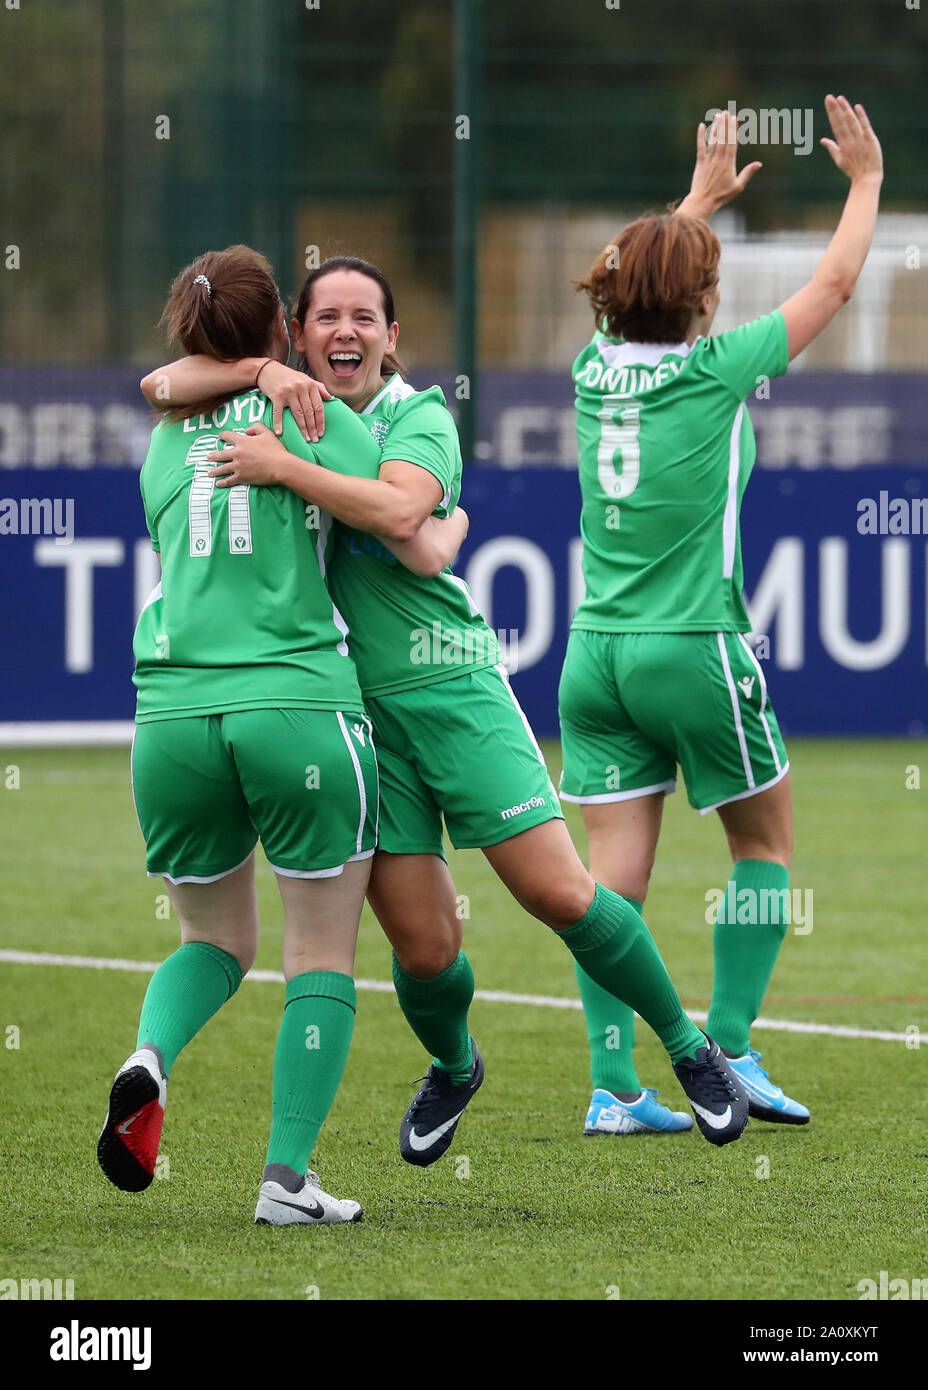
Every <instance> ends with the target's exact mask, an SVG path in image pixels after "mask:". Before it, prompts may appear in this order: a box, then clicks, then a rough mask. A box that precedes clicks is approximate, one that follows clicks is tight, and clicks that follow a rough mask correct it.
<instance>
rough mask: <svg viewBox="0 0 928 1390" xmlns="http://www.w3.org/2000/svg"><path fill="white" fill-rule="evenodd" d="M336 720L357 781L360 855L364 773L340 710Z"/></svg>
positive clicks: (364, 792)
mask: <svg viewBox="0 0 928 1390" xmlns="http://www.w3.org/2000/svg"><path fill="white" fill-rule="evenodd" d="M335 717H336V719H337V720H338V727H339V728H340V729H341V731H342V738H343V739H344V740H345V742H346V743H347V745H348V752H349V753H350V754H351V761H352V762H353V763H354V775H355V777H356V778H357V779H358V799H359V801H360V803H361V819H360V820H359V821H358V843H357V851H358V854H360V853H361V846H362V845H363V844H364V823H365V821H366V820H367V788H366V787H365V786H364V773H363V772H362V771H361V764H360V762H359V761H358V755H357V753H356V752H355V751H354V744H353V743H352V742H351V735H350V734H349V733H348V726H347V724H346V723H345V716H344V715H343V714H342V712H341V710H340V709H338V710H336V711H335Z"/></svg>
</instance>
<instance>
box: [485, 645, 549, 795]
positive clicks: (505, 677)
mask: <svg viewBox="0 0 928 1390" xmlns="http://www.w3.org/2000/svg"><path fill="white" fill-rule="evenodd" d="M493 670H494V671H497V672H498V673H499V678H500V680H501V681H502V682H503V685H504V686H505V687H506V689H507V690H508V692H509V698H510V700H511V701H512V703H513V704H514V705H515V707H516V709H517V710H518V711H519V718H520V719H521V720H522V723H523V724H524V725H525V732H526V733H527V734H528V736H529V738H530V739H531V741H532V747H533V748H534V750H535V752H536V753H537V754H538V761H539V762H540V763H541V765H542V767H543V768H544V770H545V772H547V771H548V764H547V763H546V762H545V755H544V753H542V751H541V749H540V748H539V746H538V740H537V738H536V737H535V735H534V734H533V733H532V726H531V724H530V723H529V722H528V720H527V719H526V717H525V711H524V709H523V708H522V706H521V705H520V704H519V702H518V700H517V699H516V693H515V691H514V690H513V688H512V686H511V685H510V684H509V672H508V671H507V670H506V667H505V666H504V665H503V663H502V662H500V664H499V665H498V666H494V667H493ZM555 790H556V789H555ZM558 795H560V793H558Z"/></svg>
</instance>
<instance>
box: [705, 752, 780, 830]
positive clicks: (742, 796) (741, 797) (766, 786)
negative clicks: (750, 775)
mask: <svg viewBox="0 0 928 1390" xmlns="http://www.w3.org/2000/svg"><path fill="white" fill-rule="evenodd" d="M788 772H789V759H787V760H786V763H785V764H784V765H783V767H782V768H781V769H780V771H779V772H778V773H777V775H776V777H771V779H770V781H769V782H762V783H761V785H760V786H759V787H754V788H753V789H752V790H751V791H748V792H738V793H737V794H736V795H735V796H726V797H723V798H722V800H721V801H713V803H712V805H711V806H700V808H699V814H700V815H701V816H707V815H708V814H709V812H710V811H717V810H718V809H719V807H720V806H728V805H730V803H731V802H732V801H746V800H747V798H748V797H749V796H757V795H759V793H760V792H767V791H769V790H770V788H771V787H775V786H776V784H777V783H778V782H782V781H783V778H784V777H785V776H786V774H787V773H788Z"/></svg>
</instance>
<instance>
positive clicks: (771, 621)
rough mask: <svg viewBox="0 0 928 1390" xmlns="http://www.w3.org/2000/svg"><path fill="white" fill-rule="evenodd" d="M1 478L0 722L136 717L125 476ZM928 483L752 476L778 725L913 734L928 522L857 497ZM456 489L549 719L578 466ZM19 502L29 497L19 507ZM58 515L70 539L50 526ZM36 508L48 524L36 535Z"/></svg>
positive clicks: (517, 684)
mask: <svg viewBox="0 0 928 1390" xmlns="http://www.w3.org/2000/svg"><path fill="white" fill-rule="evenodd" d="M2 479H3V488H2V493H3V497H2V498H0V508H3V505H4V502H15V503H16V504H17V508H18V509H19V512H20V513H21V516H22V519H23V520H24V521H25V522H26V523H27V524H28V525H29V526H30V527H31V530H32V534H27V535H14V534H5V535H0V592H2V594H3V596H4V598H3V607H4V640H3V644H2V650H0V723H11V722H13V723H19V722H22V721H62V720H95V721H101V720H103V721H107V720H126V719H131V717H132V711H133V693H134V691H133V687H132V685H131V662H132V655H131V637H132V628H133V622H134V617H135V613H136V611H137V609H138V608H139V607H140V606H141V604H142V603H143V602H144V600H145V598H146V597H147V595H148V593H149V592H150V590H151V588H152V587H153V586H154V584H155V583H156V582H157V565H156V561H155V559H154V556H153V555H152V552H151V546H150V543H149V540H148V536H147V533H146V530H145V525H144V521H143V518H142V508H141V501H140V498H139V491H138V478H137V475H136V474H135V472H134V471H130V470H125V469H121V470H118V471H114V470H101V469H89V470H86V471H80V472H75V471H74V470H59V469H53V470H48V471H46V472H44V473H43V474H42V475H41V477H40V478H37V477H36V473H35V472H34V471H33V470H28V471H25V470H23V471H14V472H8V473H6V474H4V475H2ZM37 484H41V486H40V487H39V486H37ZM881 494H882V498H881ZM923 497H928V475H926V474H925V473H916V472H913V471H911V470H905V469H896V468H879V469H876V468H874V469H858V470H855V471H854V472H853V473H840V472H836V471H834V470H827V471H821V472H817V473H804V472H802V471H800V470H796V469H790V470H786V471H781V472H777V473H770V472H763V471H760V470H758V472H757V473H756V474H755V476H754V478H753V480H752V482H751V485H750V486H749V488H748V492H747V495H746V498H745V504H744V510H743V518H742V520H743V524H742V538H743V548H744V557H745V586H746V592H747V595H748V598H749V602H750V608H751V617H752V622H753V624H754V629H755V632H756V633H757V634H758V636H759V637H760V638H761V639H762V640H761V641H760V642H759V644H758V656H759V657H760V658H761V660H762V661H763V662H764V669H765V674H766V675H767V680H768V685H769V688H770V692H771V698H772V699H773V701H774V704H775V707H776V709H777V713H778V715H779V717H780V720H781V723H782V725H783V727H784V730H785V732H786V733H810V734H832V733H833V734H865V733H866V734H898V735H905V734H922V733H924V732H925V729H926V725H928V665H926V658H928V653H926V637H928V612H926V579H928V567H926V549H928V537H926V536H925V535H921V534H915V535H913V534H905V533H904V532H903V533H901V534H882V535H881V534H878V533H877V534H862V533H861V532H860V531H859V529H858V527H859V524H860V522H861V521H865V520H866V518H867V517H868V516H869V515H870V510H869V509H867V508H866V507H865V508H864V511H861V510H860V507H861V503H862V500H863V499H868V498H869V499H871V501H872V504H873V508H872V510H873V513H874V516H875V524H876V525H877V526H878V525H879V521H880V515H879V514H880V508H881V502H882V509H883V513H884V521H885V523H886V525H887V527H890V526H891V525H892V524H893V521H894V520H895V522H896V524H897V526H901V520H900V518H902V508H900V506H899V505H896V506H895V508H893V505H892V504H893V500H894V499H895V500H896V502H897V503H903V504H905V508H906V516H905V517H904V518H902V520H906V521H907V522H908V526H909V531H910V532H911V529H912V524H913V522H914V523H915V524H916V525H920V524H921V523H920V516H921V513H920V511H919V509H918V508H917V507H916V506H915V505H913V504H914V503H915V502H917V500H918V499H920V498H923ZM463 501H464V504H465V505H466V507H467V509H468V512H469V514H470V517H471V532H470V535H469V537H468V539H467V542H466V543H465V546H464V549H463V550H462V553H461V556H460V559H459V562H458V564H457V566H456V568H457V571H458V573H460V574H462V575H463V576H464V578H466V579H467V581H468V583H469V584H470V586H471V588H472V590H473V592H474V596H475V598H476V600H477V602H478V604H479V605H480V606H481V607H482V609H483V611H484V612H485V614H486V616H487V619H488V621H489V622H490V624H491V626H492V627H494V628H495V629H497V630H499V631H500V632H501V635H502V636H503V639H504V643H505V644H506V645H508V646H509V647H510V649H511V654H512V656H513V657H514V658H515V662H514V664H515V670H514V674H513V685H514V688H515V690H516V693H517V694H518V696H519V699H520V700H521V702H522V704H523V707H524V709H525V711H526V714H527V715H528V717H529V720H530V721H531V722H532V724H533V726H534V727H535V728H536V731H537V732H538V733H539V734H540V735H546V734H555V733H556V732H557V702H556V691H557V680H558V675H559V672H560V664H561V661H562V658H563V653H564V648H565V644H566V641H567V630H568V625H569V618H570V613H571V611H572V608H573V606H574V604H575V603H576V601H577V599H578V598H579V596H580V593H581V591H582V579H581V576H580V543H579V536H578V526H577V521H578V515H579V490H578V487H577V480H576V477H575V475H573V474H571V473H569V472H567V471H566V470H562V469H542V468H532V469H522V470H518V471H511V470H504V469H498V468H471V469H469V470H468V472H467V475H466V478H465V485H464V493H463ZM24 502H34V503H36V504H38V506H37V507H31V508H29V509H27V510H26V511H25V512H24V511H23V507H22V504H23V503H24ZM56 504H57V509H56ZM925 510H926V511H928V507H926V508H925ZM4 515H5V516H6V517H7V518H9V517H11V516H12V515H13V513H12V512H11V511H10V509H9V508H7V510H6V511H5V512H3V511H0V526H2V518H3V516H4ZM69 515H70V518H71V525H72V526H73V538H72V539H71V540H70V541H69V540H68V538H67V534H62V535H56V534H54V532H55V529H56V527H57V529H58V530H59V531H63V532H66V530H67V527H68V517H69ZM45 522H47V526H46V527H45V529H46V530H47V532H48V534H44V535H43V534H36V530H37V529H38V526H37V524H36V523H39V524H42V523H45ZM926 529H928V528H926Z"/></svg>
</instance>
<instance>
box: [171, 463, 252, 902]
mask: <svg viewBox="0 0 928 1390" xmlns="http://www.w3.org/2000/svg"><path fill="white" fill-rule="evenodd" d="M221 442H222V441H221V440H220V443H221ZM253 857H254V850H251V851H250V853H248V854H246V855H245V858H244V859H243V860H242V862H241V864H236V865H235V866H234V868H231V869H223V871H222V873H221V874H209V876H208V877H206V878H201V877H200V876H199V875H198V874H184V875H182V877H181V878H172V877H171V875H170V874H159V873H151V872H150V871H149V874H148V877H149V878H166V879H167V881H168V883H218V882H219V880H220V879H221V878H228V877H229V875H230V874H236V873H238V871H239V869H241V868H244V866H245V865H246V864H247V863H248V861H249V859H252V858H253Z"/></svg>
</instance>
